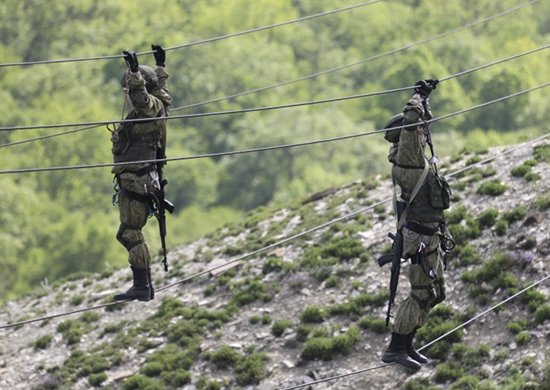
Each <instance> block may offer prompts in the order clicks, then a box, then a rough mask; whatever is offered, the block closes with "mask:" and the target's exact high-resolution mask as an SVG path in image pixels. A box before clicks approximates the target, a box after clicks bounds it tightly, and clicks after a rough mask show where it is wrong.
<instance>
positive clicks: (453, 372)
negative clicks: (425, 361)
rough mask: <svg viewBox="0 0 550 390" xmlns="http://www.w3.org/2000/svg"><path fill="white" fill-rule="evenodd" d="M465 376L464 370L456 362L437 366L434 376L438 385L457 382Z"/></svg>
mask: <svg viewBox="0 0 550 390" xmlns="http://www.w3.org/2000/svg"><path fill="white" fill-rule="evenodd" d="M463 375H464V369H463V368H462V367H461V366H460V364H458V363H455V362H449V363H441V364H439V365H438V366H437V368H436V370H435V374H434V380H435V381H436V383H445V382H448V381H455V380H457V379H458V378H460V377H462V376H463Z"/></svg>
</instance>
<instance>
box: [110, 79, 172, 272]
mask: <svg viewBox="0 0 550 390" xmlns="http://www.w3.org/2000/svg"><path fill="white" fill-rule="evenodd" d="M157 75H159V72H157ZM161 77H162V86H157V89H158V91H157V90H154V91H153V92H152V93H151V94H149V92H147V89H146V83H145V79H144V78H143V77H142V75H141V74H140V73H139V72H137V73H131V72H128V73H127V75H126V85H127V88H128V90H129V92H128V93H129V96H130V99H131V101H132V104H133V106H134V109H133V110H132V111H131V112H130V114H128V117H131V118H154V117H157V116H158V115H159V112H162V113H165V111H164V104H163V100H166V101H167V104H168V105H169V104H171V98H170V96H169V95H168V89H167V88H166V79H167V78H168V73H166V72H165V71H164V70H162V71H161V72H160V76H159V80H160V79H161ZM159 85H160V83H159ZM159 88H160V89H159ZM155 93H158V94H159V95H161V98H158V97H155ZM161 99H163V100H161ZM163 122H164V121H159V120H156V121H151V122H136V123H132V124H123V125H121V126H120V127H119V128H118V129H117V136H118V137H116V138H115V137H113V157H114V161H115V162H118V161H140V160H148V159H154V158H156V155H157V149H158V148H159V147H161V146H162V145H161V140H162V132H163V130H164V129H165V123H163ZM136 150H137V151H139V152H140V153H136ZM150 156H153V157H152V158H150ZM149 166H151V163H140V164H129V165H117V166H114V167H113V169H112V173H114V174H115V175H117V177H118V179H119V183H120V188H121V189H125V190H127V191H130V192H134V193H136V194H138V195H146V191H145V187H144V185H150V184H151V183H150V175H149V174H148V173H147V174H143V175H140V176H138V175H137V174H136V173H133V172H131V171H138V170H140V169H143V168H146V167H149ZM118 207H119V213H120V227H119V230H118V233H117V236H116V237H117V240H118V241H119V242H120V243H121V244H122V245H123V246H124V247H125V248H126V250H128V262H129V263H130V265H131V266H132V267H134V268H135V269H144V268H149V267H150V262H151V256H150V254H149V248H148V246H147V243H146V242H145V237H144V236H143V233H142V231H141V230H142V228H143V227H144V226H145V224H146V223H147V219H148V216H149V211H148V206H147V204H145V203H142V202H139V201H136V200H133V199H130V198H128V197H127V196H125V195H124V193H123V192H122V191H121V192H120V193H119V196H118Z"/></svg>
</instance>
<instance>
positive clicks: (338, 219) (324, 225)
mask: <svg viewBox="0 0 550 390" xmlns="http://www.w3.org/2000/svg"><path fill="white" fill-rule="evenodd" d="M548 137H550V133H547V134H545V135H544V136H542V137H539V138H536V139H533V140H530V141H527V142H524V143H522V144H520V145H518V146H517V147H514V148H512V149H509V150H506V151H503V152H500V153H497V154H496V155H495V156H493V157H492V158H490V159H486V160H484V161H485V162H487V161H489V160H494V159H497V158H499V157H502V156H505V155H507V154H509V153H511V152H512V151H515V150H518V149H521V148H524V147H526V146H529V145H532V144H534V143H536V142H538V141H540V140H543V139H545V138H548ZM481 163H483V162H479V163H475V164H472V165H468V166H467V167H465V168H464V169H463V170H461V171H456V172H453V173H451V174H449V175H447V176H448V177H452V176H454V175H457V174H459V173H460V172H462V171H464V170H468V169H472V168H474V167H476V166H478V165H479V164H481ZM390 201H391V198H388V199H385V200H383V201H380V202H378V203H375V204H372V205H370V206H366V207H364V208H361V209H359V210H356V211H354V212H351V213H348V214H346V215H344V216H342V217H339V218H336V219H333V220H331V221H329V222H326V223H324V224H321V225H319V226H316V227H314V228H311V229H309V230H307V231H304V232H302V233H298V234H296V235H294V236H291V237H287V238H285V239H283V240H281V241H278V242H276V243H273V244H271V245H268V246H266V247H264V248H260V249H258V250H256V251H253V252H251V253H248V254H245V255H242V256H240V257H237V258H235V259H233V260H230V261H228V262H227V263H224V264H221V265H218V266H215V267H212V268H210V269H208V270H206V271H203V272H200V273H197V274H194V275H191V276H189V277H187V278H184V279H181V280H179V281H177V282H175V283H171V284H168V285H166V286H163V287H161V288H158V289H157V291H159V292H160V291H164V290H166V289H168V288H171V287H174V286H176V285H178V284H181V283H184V282H187V281H189V280H192V279H194V278H196V277H198V276H200V275H204V274H206V273H208V272H212V271H215V270H217V269H219V268H222V267H225V266H227V265H230V264H233V263H235V262H237V261H241V260H244V259H246V258H248V257H252V256H254V255H257V254H259V253H262V252H265V251H268V250H270V249H273V248H275V247H277V246H279V245H282V244H285V243H287V242H290V241H292V240H295V239H297V238H300V237H303V236H305V235H307V234H310V233H312V232H315V231H317V230H320V229H322V228H325V227H328V226H329V225H332V224H334V223H337V222H341V221H345V220H346V219H349V218H351V217H353V216H355V215H357V214H360V213H364V212H366V211H368V210H371V209H374V208H375V207H377V206H379V205H382V204H385V203H388V202H390ZM532 287H534V285H533V286H532ZM126 302H128V301H117V302H111V303H108V304H103V305H99V306H92V307H89V308H84V309H79V310H74V311H71V312H65V313H60V314H54V315H49V316H44V317H39V318H34V319H29V320H24V321H20V322H15V323H11V324H5V325H1V326H0V330H1V329H7V328H13V327H16V326H20V325H25V324H29V323H33V322H39V321H45V320H49V319H52V318H57V317H63V316H67V315H71V314H75V313H81V312H84V311H89V310H95V309H101V308H104V307H107V306H112V305H117V304H122V303H126ZM428 346H429V345H426V347H428ZM368 370H369V369H366V370H362V371H360V372H365V371H368ZM285 390H286V389H285Z"/></svg>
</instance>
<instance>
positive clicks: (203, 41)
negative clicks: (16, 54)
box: [0, 0, 540, 68]
mask: <svg viewBox="0 0 550 390" xmlns="http://www.w3.org/2000/svg"><path fill="white" fill-rule="evenodd" d="M381 1H387V0H373V1H369V2H366V3H360V4H356V5H351V6H349V7H344V8H339V9H335V10H332V11H327V12H322V13H319V14H315V15H309V16H304V17H302V18H298V19H294V20H289V21H286V22H281V23H276V24H271V25H269V26H264V27H257V28H253V29H250V30H246V31H241V32H237V33H233V34H227V35H222V36H219V37H214V38H208V39H203V40H201V41H196V42H191V43H186V44H183V45H177V46H172V47H168V48H165V49H164V50H176V49H181V48H185V47H190V46H195V45H199V44H203V43H208V42H215V41H219V40H222V39H227V38H232V37H236V36H239V35H244V34H250V33H254V32H258V31H263V30H267V29H271V28H275V27H281V26H285V25H288V24H292V23H298V22H303V21H306V20H310V19H314V18H318V17H321V16H327V15H332V14H336V13H338V12H343V11H349V10H352V9H355V8H359V7H364V6H366V5H370V4H375V3H379V2H381ZM539 1H540V0H539ZM152 53H154V51H145V52H141V53H137V55H144V54H152ZM113 58H124V55H122V54H117V55H111V56H98V57H87V58H67V59H61V60H44V61H29V62H14V63H9V64H0V68H2V67H8V66H28V65H43V64H58V63H66V62H83V61H95V60H105V59H113Z"/></svg>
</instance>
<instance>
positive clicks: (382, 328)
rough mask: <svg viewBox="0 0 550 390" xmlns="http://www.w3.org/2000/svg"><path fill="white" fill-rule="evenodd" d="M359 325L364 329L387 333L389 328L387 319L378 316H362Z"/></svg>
mask: <svg viewBox="0 0 550 390" xmlns="http://www.w3.org/2000/svg"><path fill="white" fill-rule="evenodd" d="M357 325H359V327H361V328H363V329H370V330H372V331H373V332H375V333H379V334H382V333H385V332H386V331H387V330H388V327H387V326H386V320H384V319H382V318H377V317H370V316H369V317H361V318H360V319H359V321H357Z"/></svg>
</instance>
